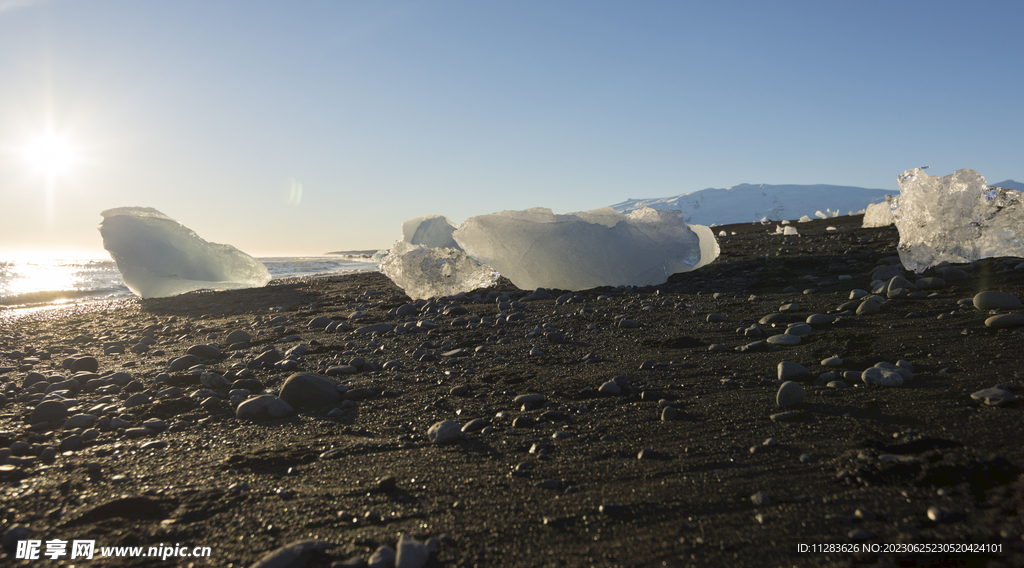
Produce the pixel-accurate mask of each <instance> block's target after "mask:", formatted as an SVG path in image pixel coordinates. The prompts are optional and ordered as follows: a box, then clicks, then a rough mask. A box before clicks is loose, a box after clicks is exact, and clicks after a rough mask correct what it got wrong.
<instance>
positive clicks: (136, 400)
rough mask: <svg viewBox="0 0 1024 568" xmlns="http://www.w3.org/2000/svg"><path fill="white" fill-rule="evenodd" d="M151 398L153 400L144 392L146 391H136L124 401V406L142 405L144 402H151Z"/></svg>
mask: <svg viewBox="0 0 1024 568" xmlns="http://www.w3.org/2000/svg"><path fill="white" fill-rule="evenodd" d="M150 400H152V399H150V398H149V395H148V394H146V393H144V392H139V393H135V394H133V395H131V396H130V397H128V399H127V400H125V401H124V407H125V408H135V407H136V406H142V405H143V404H149V402H150Z"/></svg>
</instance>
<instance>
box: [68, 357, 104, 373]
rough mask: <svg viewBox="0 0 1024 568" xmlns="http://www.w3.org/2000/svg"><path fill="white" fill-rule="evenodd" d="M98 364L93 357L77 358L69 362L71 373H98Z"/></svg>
mask: <svg viewBox="0 0 1024 568" xmlns="http://www.w3.org/2000/svg"><path fill="white" fill-rule="evenodd" d="M99 368H100V363H99V361H97V360H96V358H95V357H88V356H87V357H79V358H77V359H75V360H74V361H72V362H71V368H70V370H71V372H72V373H78V372H81V371H85V372H87V373H95V372H97V371H99Z"/></svg>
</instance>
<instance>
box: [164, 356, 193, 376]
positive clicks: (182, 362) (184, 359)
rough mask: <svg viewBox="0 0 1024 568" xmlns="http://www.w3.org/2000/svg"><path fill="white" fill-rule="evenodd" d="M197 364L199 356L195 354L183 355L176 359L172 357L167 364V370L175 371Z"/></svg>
mask: <svg viewBox="0 0 1024 568" xmlns="http://www.w3.org/2000/svg"><path fill="white" fill-rule="evenodd" d="M198 364H199V357H196V356H195V355H183V356H181V357H178V358H176V359H172V360H171V362H170V364H169V365H168V366H167V370H168V371H169V372H171V373H176V372H178V371H183V370H185V369H188V368H189V367H191V366H193V365H198Z"/></svg>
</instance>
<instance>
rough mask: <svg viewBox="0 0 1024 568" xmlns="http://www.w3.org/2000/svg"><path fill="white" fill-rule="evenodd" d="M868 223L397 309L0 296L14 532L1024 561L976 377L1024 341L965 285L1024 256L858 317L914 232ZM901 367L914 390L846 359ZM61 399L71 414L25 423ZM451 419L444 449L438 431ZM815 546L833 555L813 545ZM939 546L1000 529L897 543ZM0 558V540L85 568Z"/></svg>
mask: <svg viewBox="0 0 1024 568" xmlns="http://www.w3.org/2000/svg"><path fill="white" fill-rule="evenodd" d="M860 219H861V217H860V216H856V217H854V218H847V219H843V218H841V217H839V218H832V219H826V220H816V221H811V222H809V223H792V225H793V226H795V227H797V228H798V230H799V231H800V233H801V235H800V236H799V237H786V236H783V235H769V234H767V231H768V228H769V226H761V225H750V224H742V225H729V226H721V227H715V228H714V229H713V230H714V231H715V234H716V235H717V234H718V231H720V230H725V231H727V232H730V233H731V232H732V231H736V233H737V234H736V235H729V236H727V237H718V240H719V243H720V246H721V249H722V253H721V256H720V257H719V259H718V260H716V261H715V262H714V263H712V264H710V265H708V266H705V267H703V268H701V269H699V270H696V271H693V272H689V273H683V274H677V275H674V276H672V277H671V278H670V279H669V281H668V282H667V283H665V284H663V285H660V286H648V287H643V288H601V289H596V290H588V291H582V292H577V293H570V294H565V293H562V292H559V291H551V296H552V297H550V298H548V299H529V298H528V297H527V296H528V291H522V290H518V289H517V288H515V287H514V286H512V285H511V284H510V283H508V281H507V280H506V281H501V282H499V284H498V286H497V287H496V288H494V289H484V290H478V291H475V292H473V293H470V294H467V295H466V296H464V297H462V298H461V299H460V300H459V301H457V302H455V301H452V299H450V298H449V299H446V300H443V301H435V302H412V301H410V300H409V299H408V298H407V297H405V296H404V294H402V292H401V291H400V290H398V289H397V288H396V287H395V286H394V285H393V284H392V283H391V282H390V281H389V280H388V279H387V278H386V277H384V276H383V275H381V274H379V273H376V272H364V273H355V274H343V275H326V276H316V277H296V278H294V279H287V281H277V282H275V281H272V282H271V284H270V285H268V286H267V287H265V288H257V289H249V290H235V291H226V292H209V291H203V292H192V293H189V294H185V295H182V296H177V297H174V298H163V299H152V300H138V299H134V298H133V299H131V300H129V301H125V302H122V303H119V304H117V303H115V304H112V305H108V306H103V307H97V309H89V308H86V307H84V304H82V305H77V306H73V307H66V308H61V309H57V310H49V311H47V312H46V313H42V312H40V313H36V314H34V315H31V316H30V317H21V318H17V319H8V318H7V317H6V312H8V311H11V310H7V311H0V323H2V325H3V332H2V333H0V368H3V369H5V370H2V371H0V382H2V383H3V388H4V391H3V392H4V394H5V398H6V404H5V405H3V406H2V408H0V453H5V452H4V450H5V449H6V450H8V452H6V453H7V454H9V455H7V456H4V457H5V460H6V461H7V462H8V463H7V464H5V465H2V466H0V481H2V482H3V484H4V485H3V486H2V489H3V491H4V498H5V502H6V503H7V507H8V510H9V513H10V514H9V515H8V517H7V521H6V523H5V524H3V525H2V526H0V533H3V534H12V535H14V536H18V535H30V536H28V538H35V539H41V540H42V541H46V540H50V539H68V540H71V539H73V538H88V539H93V540H95V541H96V546H97V547H100V546H142V547H148V546H158V545H160V544H161V543H181V545H182V546H188V547H189V549H191V547H210V548H211V557H210V559H209V562H210V563H211V564H213V565H226V564H228V563H234V564H235V565H236V566H256V565H258V564H257V563H258V562H259V561H260V559H261V558H264V557H265V556H266V555H275V554H276V555H278V556H276V557H275V558H277V559H278V560H279V561H281V562H282V563H283V562H284V561H283V560H280V559H281V558H283V557H285V556H287V555H288V554H289V553H290V552H289V550H295V549H301V550H305V551H306V554H307V562H306V563H305V564H300V565H304V566H310V567H313V566H331V565H332V562H344V561H347V560H349V559H351V558H353V557H362V558H363V559H368V558H370V557H371V555H372V554H374V553H375V552H377V551H378V550H379V549H381V547H392V548H394V547H395V546H396V545H397V544H398V539H399V534H400V533H401V534H405V535H408V536H410V537H414V538H416V539H418V540H420V541H422V542H424V543H429V544H430V546H431V550H432V551H433V552H431V553H430V558H431V560H430V561H429V563H428V564H427V565H430V566H474V565H479V566H497V565H502V566H559V565H567V566H583V565H600V566H651V565H661V564H662V563H665V564H666V565H672V566H686V565H732V566H751V567H753V566H763V565H782V564H786V565H789V564H801V565H814V566H852V565H858V566H860V565H889V564H892V563H899V562H902V563H907V562H912V561H914V560H917V561H918V565H925V564H930V563H941V562H949V561H951V560H953V559H958V560H959V561H962V562H969V563H986V562H993V563H995V564H1005V565H1012V564H1020V563H1022V562H1024V540H1021V535H1022V534H1024V522H1022V518H1024V509H1022V503H1024V481H1022V478H1021V475H1020V471H1021V468H1022V467H1024V448H1021V447H1020V445H1019V444H1017V443H1016V441H1015V438H1014V437H1013V433H1014V432H1016V431H1019V424H1020V423H1021V422H1020V420H1021V412H1022V410H1024V405H1022V403H1021V402H1020V401H1016V400H1014V401H1010V402H1006V403H1005V404H1001V405H999V406H995V405H990V404H988V403H986V402H983V401H979V400H976V398H975V397H972V394H975V393H977V392H979V391H981V390H983V389H989V388H992V387H995V386H997V385H1000V386H1003V387H1006V390H1005V392H1007V393H1008V394H1009V396H1011V397H1012V396H1022V395H1024V372H1022V370H1024V354H1022V353H1021V350H1020V349H1019V345H1020V343H1021V339H1022V331H1021V329H1020V328H1007V329H998V330H997V329H994V328H991V327H989V326H987V325H986V323H985V322H986V320H988V319H989V318H990V317H992V315H993V314H992V313H990V311H991V310H990V309H983V310H980V309H976V308H974V307H973V305H971V304H970V303H969V302H968V303H964V302H962V300H967V299H970V298H973V297H974V296H975V295H976V294H977V293H979V292H982V291H996V290H998V291H1003V292H1007V293H1011V294H1014V295H1016V296H1017V297H1018V298H1024V271H1020V270H1013V269H1012V263H1011V260H1010V259H988V260H983V261H979V262H977V263H974V265H973V266H972V267H961V268H964V269H965V270H964V271H963V272H964V275H965V278H964V279H963V280H958V281H953V280H950V281H949V282H947V283H945V285H944V286H941V287H937V288H934V289H930V290H927V291H926V294H924V295H920V294H919V295H917V296H916V297H906V298H894V299H890V300H888V301H885V302H882V303H880V304H879V306H878V308H879V309H878V311H877V312H875V313H861V314H857V313H856V308H857V307H859V305H860V301H857V303H856V304H855V305H853V306H851V305H849V302H851V300H850V294H851V290H856V289H862V290H867V291H868V292H870V288H871V281H872V276H871V274H872V273H875V274H878V272H876V270H879V269H888V268H887V267H891V266H893V264H892V263H893V260H892V258H893V256H894V255H895V249H894V246H895V244H896V242H897V240H898V234H897V232H896V230H895V228H893V227H888V228H881V229H861V228H859V225H860ZM777 224H778V223H773V225H777ZM830 225H833V226H836V227H837V231H835V232H829V231H826V230H825V227H827V226H830ZM1004 261H1005V262H1004ZM1017 262H1019V261H1017ZM1008 267H1009V268H1008ZM889 270H891V269H889ZM935 272H936V271H928V272H927V273H926V274H924V275H921V276H933V275H934V274H935ZM903 274H904V276H905V277H906V278H908V279H909V280H910V281H911V282H914V281H916V280H917V279H918V277H919V276H918V275H913V274H908V273H906V272H903ZM951 274H952V273H951ZM844 277H849V278H844ZM474 295H479V296H480V299H479V301H477V300H474ZM504 297H507V300H506V298H504ZM506 301H507V305H505V304H504V302H506ZM793 304H796V305H795V306H793ZM996 311H997V312H1000V313H1008V314H1020V313H1021V312H1022V310H1021V309H1019V308H1008V309H999V308H996ZM399 313H401V314H403V315H398V314H399ZM812 316H814V320H813V321H815V322H816V323H814V324H812V325H807V324H803V323H802V322H805V321H806V320H808V319H809V318H811V317H812ZM818 316H822V317H818ZM765 318H769V319H765ZM762 320H764V321H766V322H768V323H758V322H761V321H762ZM783 320H786V321H783ZM826 321H828V323H825V322H826ZM772 322H774V323H772ZM790 323H792V324H798V325H800V326H801V327H798V328H796V329H794V333H793V334H786V333H783V332H784V331H786V330H787V329H788V326H789V324H790ZM374 326H376V327H374ZM805 328H806V329H805ZM755 329H759V330H760V332H757V331H753V330H755ZM238 331H244V332H246V333H247V334H249V339H248V340H247V341H245V342H234V343H228V341H227V338H228V336H229V335H232V334H233V333H234V332H238ZM798 331H799V332H809V333H806V334H803V335H797V332H798ZM779 335H794V336H796V337H799V342H798V343H796V344H794V345H785V344H782V343H777V342H776V341H777V340H775V339H769V338H773V337H775V336H779ZM233 337H234V338H235V339H237V338H238V337H240V335H235V336H233ZM789 339H792V338H789ZM140 345H145V347H140ZM209 345H215V346H216V348H215V349H211V348H209V347H202V346H209ZM190 350H191V351H192V352H193V353H195V355H193V356H194V357H195V359H191V360H182V359H181V357H184V356H186V355H188V353H189V351H190ZM136 351H137V352H136ZM268 353H271V354H272V353H276V355H268ZM13 355H17V356H16V357H15V356H13ZM833 356H837V357H838V358H839V359H840V361H839V362H838V363H836V362H835V361H830V362H829V363H828V364H825V363H824V362H825V361H826V360H829V359H831V358H832V357H833ZM76 357H78V359H79V360H82V359H88V358H92V361H87V362H85V363H75V362H74V359H75V358H76ZM900 361H905V362H909V363H910V364H911V365H912V367H913V370H912V371H911V372H910V375H911V376H912V378H909V379H907V380H906V381H905V382H904V384H902V385H901V386H898V387H884V386H876V385H866V384H864V381H863V380H862V379H861V378H860V377H861V375H862V374H863V372H864V371H865V370H867V369H869V368H871V367H872V366H874V365H877V364H881V363H887V364H896V363H897V362H900ZM65 362H67V364H68V365H69V366H71V367H72V368H66V367H65V366H64V364H65ZM783 362H791V363H797V364H799V365H800V366H802V367H803V369H804V370H805V371H800V370H799V369H795V368H791V367H786V373H790V372H794V373H795V374H794V375H792V376H790V375H789V374H786V375H785V377H784V378H786V379H787V380H788V379H793V380H794V381H795V383H796V384H799V386H800V389H799V390H802V391H803V395H802V396H803V398H802V399H801V400H797V401H796V402H793V403H792V404H789V405H787V406H785V407H780V406H779V404H778V401H777V399H778V397H779V396H781V395H780V389H781V388H782V382H783V381H782V380H781V379H780V376H779V373H780V371H779V365H780V363H783ZM195 365H198V366H195ZM903 368H904V370H906V369H907V367H903ZM73 371H74V372H73ZM302 372H306V373H314V374H318V375H323V376H325V377H329V379H326V380H327V381H330V383H328V384H332V385H333V384H334V383H335V382H336V383H337V384H340V385H342V388H333V390H328V391H326V392H319V393H318V394H314V395H312V396H307V397H305V398H303V397H300V398H299V399H292V400H295V401H296V403H295V405H294V406H293V408H292V410H293V411H292V412H291V413H286V414H285V415H284V416H282V417H280V418H272V419H267V418H259V419H249V418H242V419H239V418H238V415H237V414H238V412H239V410H238V409H239V404H240V403H241V402H243V401H244V400H246V397H247V396H248V395H247V394H243V393H242V392H241V390H244V391H247V392H248V393H250V394H254V395H255V394H258V393H262V394H272V395H281V396H280V399H284V398H289V397H290V395H289V394H288V392H286V390H285V389H284V388H283V387H284V384H285V382H286V381H287V380H288V379H289V377H291V376H292V375H293V374H294V373H302ZM904 372H905V371H904ZM33 373H37V374H38V377H37V376H36V375H35V374H33ZM204 373H205V374H204ZM829 373H833V374H834V376H829V375H828V374H829ZM76 376H77V377H78V378H77V379H76V378H75V377H76ZM901 376H902V375H901ZM39 377H41V378H42V382H33V381H39V380H40V378H39ZM218 377H219V378H218ZM72 379H73V380H74V381H75V382H77V383H78V384H77V385H73V384H71V383H70V382H69V380H72ZM79 379H81V380H79ZM837 381H838V382H837ZM840 383H842V384H840ZM307 388H314V387H307ZM240 389H241V390H240ZM47 390H49V391H50V393H49V395H47V394H46V392H45V391H47ZM799 390H797V389H795V388H793V387H787V392H786V394H785V397H786V398H787V400H788V401H793V400H796V399H800V398H801V395H800V393H799ZM60 391H64V394H63V396H60V399H61V402H60V404H61V405H63V406H64V411H63V412H61V411H60V409H56V414H54V415H52V416H44V417H45V418H53V419H52V420H43V421H33V420H32V414H33V413H35V412H36V411H37V410H38V409H39V408H40V407H41V406H43V404H42V403H38V402H37V401H38V400H41V399H42V398H43V397H45V396H50V397H51V399H57V398H58V395H54V393H55V392H60ZM342 391H344V392H342ZM232 393H234V394H232ZM332 393H333V394H332ZM794 393H795V394H794ZM524 396H525V398H524ZM271 398H274V397H271ZM264 400H270V399H264ZM321 402H322V403H324V404H319V403H321ZM50 407H53V405H50ZM58 415H59V416H58ZM77 415H89V416H93V417H94V418H75V420H76V423H73V424H72V425H71V426H70V427H69V426H68V425H67V423H66V421H67V420H68V419H69V418H71V417H72V416H77ZM35 418H36V419H37V420H38V419H39V418H40V415H37V416H36V417H35ZM445 420H450V421H452V422H454V423H455V425H456V426H457V428H456V429H455V431H454V432H453V434H454V436H455V438H454V439H453V440H451V441H450V442H448V443H435V442H434V441H432V439H431V436H432V434H431V431H430V430H431V427H432V426H434V425H435V424H438V423H440V422H443V421H445ZM18 442H24V444H18ZM12 460H13V461H12ZM55 511H56V512H57V513H56V514H55V513H54V512H55ZM18 527H22V528H18ZM10 531H15V532H13V533H11V532H10ZM19 531H20V532H19ZM10 538H14V537H13V536H12V537H10ZM432 539H433V540H432ZM825 543H833V544H841V545H843V547H841V548H840V549H835V550H839V551H838V552H835V551H834V552H821V547H819V548H818V551H814V550H810V551H808V552H804V553H801V552H799V548H798V547H799V545H800V544H805V545H822V544H825ZM900 543H902V544H903V552H899V551H897V552H890V553H886V552H881V551H880V549H879V550H873V549H872V546H874V545H879V546H880V547H881V546H882V545H892V544H900ZM942 543H946V544H956V543H975V544H978V545H981V544H984V545H987V546H989V548H988V549H986V550H982V551H980V552H979V551H970V552H963V551H962V550H961V552H945V553H942V552H940V553H937V554H930V555H920V554H916V553H914V552H913V550H914V549H913V547H912V546H911V545H914V546H916V545H936V544H942ZM289 545H294V546H295V547H296V548H295V549H287V547H288V546H289ZM866 545H871V546H866ZM855 548H856V551H854V549H855ZM975 548H977V547H975ZM908 551H909V552H908ZM14 554H15V550H14V549H13V548H9V549H6V550H4V551H2V552H0V559H2V560H4V561H5V562H8V563H10V564H11V565H25V566H29V565H34V566H35V565H70V564H72V563H73V562H72V561H70V559H67V557H65V559H64V560H63V561H55V562H51V561H49V560H38V561H34V562H30V561H24V560H17V559H15V558H14ZM176 560H178V561H180V562H185V563H186V564H187V561H186V560H184V559H176ZM146 562H147V560H146V559H145V558H134V559H132V558H127V557H122V558H108V559H106V560H105V565H111V566H137V565H145V564H146ZM199 562H200V563H201V562H203V561H199ZM335 565H337V564H335ZM352 565H358V563H353V564H352Z"/></svg>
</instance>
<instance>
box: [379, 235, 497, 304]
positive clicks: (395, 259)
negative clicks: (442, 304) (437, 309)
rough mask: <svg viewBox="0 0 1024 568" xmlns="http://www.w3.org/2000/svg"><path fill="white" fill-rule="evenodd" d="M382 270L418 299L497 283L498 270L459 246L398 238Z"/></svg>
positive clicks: (382, 264)
mask: <svg viewBox="0 0 1024 568" xmlns="http://www.w3.org/2000/svg"><path fill="white" fill-rule="evenodd" d="M380 271H381V272H383V273H384V275H385V276H387V277H388V278H390V279H391V280H392V281H393V282H394V283H395V285H397V286H398V287H399V288H401V289H402V290H404V291H405V293H406V294H408V295H409V297H410V298H413V299H415V300H419V299H428V298H438V297H441V296H453V295H455V294H458V293H460V292H469V291H470V290H476V289H477V288H486V287H488V286H493V285H494V283H495V282H496V281H497V274H496V273H495V272H494V269H492V268H491V267H489V266H485V265H483V264H481V263H480V262H477V261H476V260H475V259H473V258H471V257H470V256H469V255H467V254H466V253H464V252H462V251H461V250H459V249H456V248H451V247H441V248H431V247H428V246H426V245H422V244H418V245H414V244H411V243H407V242H405V241H398V242H396V243H395V245H394V246H393V247H392V248H391V252H390V253H389V254H388V255H387V256H386V257H384V259H383V260H382V261H381V263H380Z"/></svg>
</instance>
